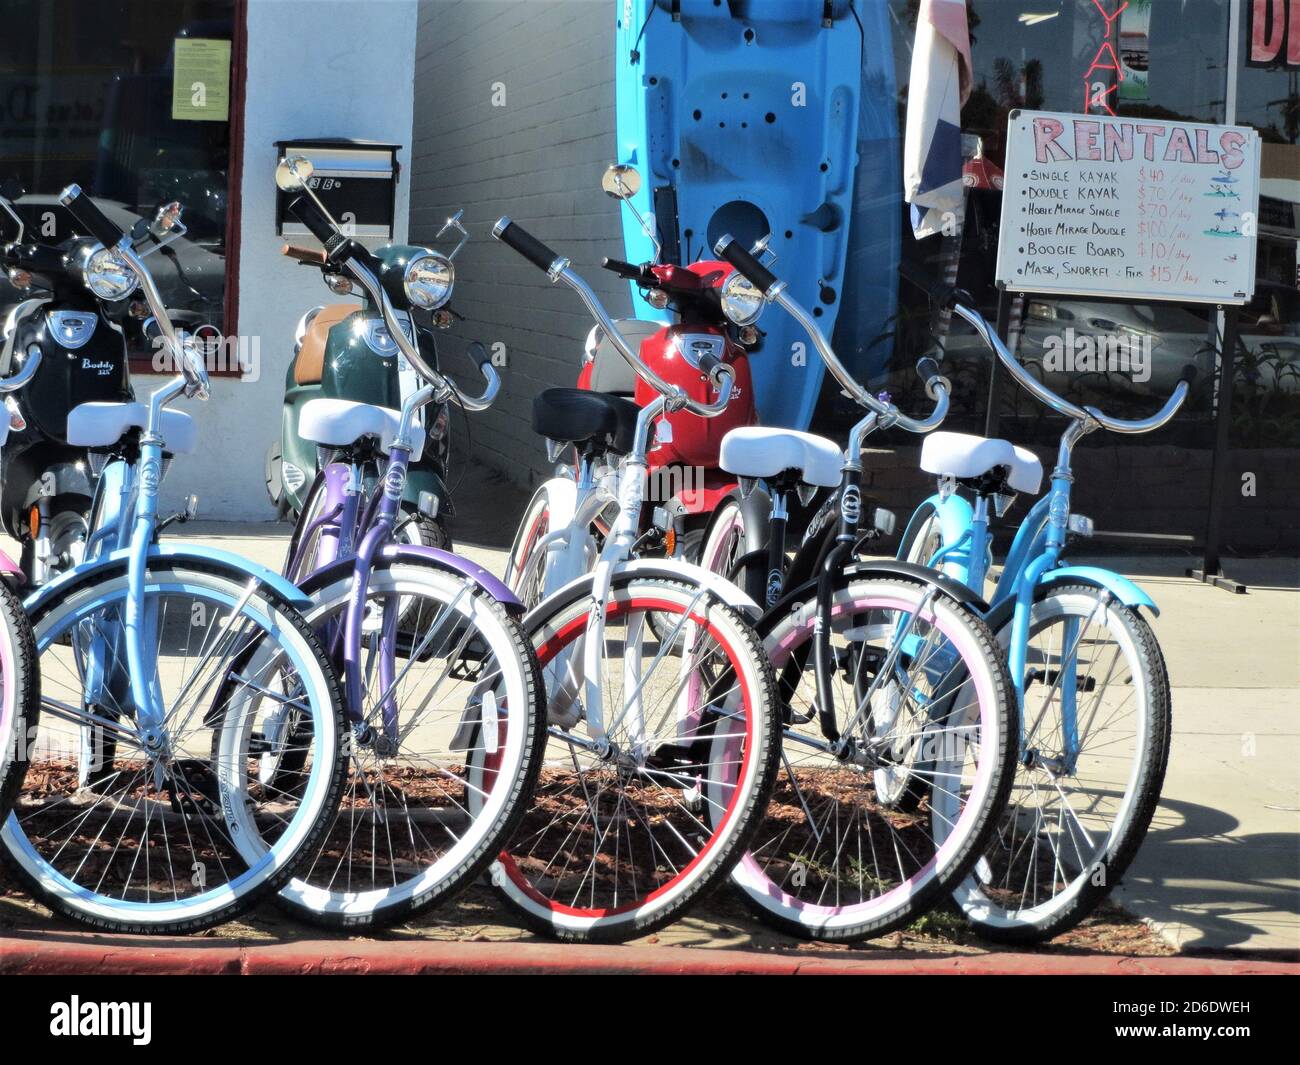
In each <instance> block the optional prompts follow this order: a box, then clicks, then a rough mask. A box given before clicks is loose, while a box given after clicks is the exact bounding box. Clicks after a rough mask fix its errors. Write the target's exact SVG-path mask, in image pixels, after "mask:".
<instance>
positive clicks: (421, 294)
mask: <svg viewBox="0 0 1300 1065" xmlns="http://www.w3.org/2000/svg"><path fill="white" fill-rule="evenodd" d="M455 281H456V269H455V267H453V266H452V265H451V260H450V259H448V258H447V257H446V256H445V255H438V254H436V253H435V252H427V253H426V254H424V255H417V256H415V258H413V259H411V261H410V262H408V263H407V264H406V270H405V272H404V273H403V274H402V287H403V288H404V289H405V290H406V298H407V299H408V300H410V301H411V306H413V307H419V308H420V309H421V310H425V311H436V310H437V309H438V308H439V307H441V306H442V305H443V304H444V303H446V302H447V301H448V300H449V299H451V289H452V286H453V285H454V284H455Z"/></svg>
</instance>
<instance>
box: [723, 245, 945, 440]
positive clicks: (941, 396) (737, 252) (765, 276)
mask: <svg viewBox="0 0 1300 1065" xmlns="http://www.w3.org/2000/svg"><path fill="white" fill-rule="evenodd" d="M714 251H715V252H717V254H718V255H720V256H722V258H724V259H726V260H727V262H729V263H730V264H731V265H732V266H733V267H734V268H735V269H737V270H738V271H740V273H742V274H744V275H745V277H746V278H748V279H749V281H750V283H751V284H753V285H754V286H755V287H756V288H758V290H759V291H760V292H762V293H763V298H764V299H765V300H767V301H768V302H769V303H775V304H778V305H779V306H780V307H782V308H784V309H785V311H786V313H787V314H789V315H790V317H792V318H793V319H794V320H795V321H796V322H798V323H799V324H800V325H801V326H802V327H803V330H804V332H806V333H807V334H808V337H809V339H810V340H811V341H812V343H813V347H814V348H816V349H817V354H818V355H819V356H821V360H822V362H824V363H825V364H826V368H827V369H829V370H830V372H831V376H833V377H834V378H835V380H836V381H837V382H839V385H840V387H841V388H843V389H844V391H845V392H846V393H848V395H849V398H851V399H852V400H853V401H854V402H856V403H857V404H858V405H859V406H862V407H865V408H866V409H867V410H869V411H872V412H873V413H874V414H875V415H876V416H877V418H878V422H877V425H878V426H879V427H880V428H882V429H884V428H888V427H890V426H893V425H899V426H902V427H903V428H904V429H906V430H908V431H909V432H913V433H928V432H929V431H930V430H931V429H934V428H936V427H937V426H938V425H939V424H940V423H941V422H942V421H943V420H944V418H945V417H947V415H948V406H949V396H950V393H951V391H952V386H951V384H950V383H949V381H948V379H947V378H946V377H943V376H942V375H940V374H939V372H938V368H937V367H935V368H934V371H933V372H932V373H928V374H926V375H925V391H926V394H927V395H928V396H929V397H930V399H932V400H933V401H934V407H933V408H932V409H931V410H930V413H929V414H927V415H925V416H924V417H922V418H914V417H912V416H911V415H908V414H904V413H903V412H902V411H901V410H899V409H898V407H897V406H896V405H894V404H893V403H889V402H887V401H885V400H882V399H880V398H879V397H877V396H873V395H872V394H871V393H870V392H868V391H867V390H866V389H865V388H863V387H862V385H861V384H860V383H859V382H858V381H857V380H856V379H855V378H854V377H853V375H852V374H851V373H849V371H848V368H847V367H845V365H844V364H843V363H842V362H840V360H839V357H838V356H837V355H836V354H835V351H834V349H833V348H832V347H831V346H830V343H829V342H828V341H827V339H826V337H825V336H823V335H822V331H821V330H820V329H819V328H818V327H817V323H816V322H814V321H813V318H812V315H810V314H809V313H808V312H807V311H806V310H804V308H803V307H802V305H800V303H799V302H798V301H797V300H796V299H795V298H794V297H793V296H791V295H790V289H789V287H788V286H787V285H786V283H785V282H784V281H782V280H781V279H780V278H778V277H777V276H776V275H775V274H773V273H772V272H771V271H770V270H768V269H767V268H766V267H765V266H762V265H761V264H760V263H759V262H758V260H757V259H755V258H754V257H753V256H752V255H750V254H749V252H748V251H746V250H745V249H744V248H743V247H741V245H740V244H739V243H737V242H736V240H735V239H734V238H733V237H732V236H731V234H729V233H728V234H725V235H724V236H722V237H721V238H719V240H718V242H717V244H715V245H714ZM931 365H933V363H931ZM918 368H919V364H918Z"/></svg>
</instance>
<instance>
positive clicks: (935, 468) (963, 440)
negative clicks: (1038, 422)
mask: <svg viewBox="0 0 1300 1065" xmlns="http://www.w3.org/2000/svg"><path fill="white" fill-rule="evenodd" d="M999 466H1003V467H1006V470H1007V476H1006V481H1007V486H1008V487H1009V488H1011V489H1013V490H1014V491H1016V492H1028V493H1029V494H1030V495H1034V494H1035V493H1037V491H1038V489H1039V488H1040V487H1041V486H1042V483H1043V464H1042V463H1041V462H1039V461H1038V457H1037V456H1036V455H1035V454H1034V453H1033V452H1032V451H1030V450H1029V449H1028V448H1023V447H1017V446H1016V445H1015V444H1013V443H1011V442H1010V441H1007V440H991V439H989V438H988V437H984V436H971V435H969V434H967V433H931V434H930V435H929V436H927V437H926V438H925V443H924V444H922V445H921V469H923V470H925V471H926V472H927V473H937V474H939V475H940V476H941V477H956V478H957V479H959V480H961V479H965V478H968V477H980V476H983V475H984V474H986V473H988V472H989V471H990V470H992V469H996V468H997V467H999Z"/></svg>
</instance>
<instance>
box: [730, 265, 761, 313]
mask: <svg viewBox="0 0 1300 1065" xmlns="http://www.w3.org/2000/svg"><path fill="white" fill-rule="evenodd" d="M722 313H723V314H725V315H726V316H727V318H728V319H730V320H731V321H732V322H734V323H735V324H736V325H753V324H754V323H755V322H757V321H758V316H759V315H760V314H762V313H763V294H762V293H761V292H759V291H758V289H757V288H755V287H754V285H753V283H752V282H751V281H750V280H749V278H747V277H746V276H745V275H744V274H742V273H741V272H740V271H739V270H733V271H732V272H731V276H730V277H728V278H727V280H726V281H724V282H723V283H722Z"/></svg>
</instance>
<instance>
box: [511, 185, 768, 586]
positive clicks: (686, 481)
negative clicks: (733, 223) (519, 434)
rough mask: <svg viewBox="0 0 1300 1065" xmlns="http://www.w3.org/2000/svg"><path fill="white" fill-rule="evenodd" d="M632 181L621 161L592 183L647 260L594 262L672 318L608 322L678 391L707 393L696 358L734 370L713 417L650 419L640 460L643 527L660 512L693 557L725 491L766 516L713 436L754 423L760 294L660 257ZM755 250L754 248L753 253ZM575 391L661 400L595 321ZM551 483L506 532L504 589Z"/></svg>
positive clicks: (667, 537) (718, 271) (682, 552)
mask: <svg viewBox="0 0 1300 1065" xmlns="http://www.w3.org/2000/svg"><path fill="white" fill-rule="evenodd" d="M640 185H641V179H640V175H639V174H638V173H637V171H636V170H635V169H634V168H633V167H631V166H629V165H627V164H621V163H620V164H615V165H613V166H610V167H609V168H608V169H607V170H606V171H605V173H604V176H603V178H602V180H601V187H602V189H603V190H604V191H605V192H606V194H608V195H610V196H612V197H614V198H615V199H618V200H621V201H623V202H624V203H626V204H627V206H628V209H629V210H631V211H632V213H633V215H634V216H635V217H637V218H638V219H639V220H640V221H641V223H642V226H643V227H644V229H645V232H646V234H647V236H649V237H650V239H651V240H652V241H653V242H654V248H655V258H654V261H652V262H648V263H642V264H639V265H638V264H634V263H628V262H624V261H622V260H620V259H609V258H607V259H605V260H604V261H603V263H602V265H603V266H604V268H605V269H606V270H609V271H611V272H612V273H615V274H617V275H618V276H619V277H622V278H625V279H627V280H629V281H631V282H633V283H634V284H635V285H636V286H637V287H638V289H639V290H640V291H641V293H642V295H643V296H644V297H645V299H646V301H647V302H649V303H650V305H651V306H653V307H657V308H669V309H671V310H672V311H673V312H674V313H675V317H676V320H675V321H673V322H670V323H668V324H665V323H663V322H652V321H642V320H639V319H622V320H618V321H617V322H616V323H615V324H616V325H617V327H618V329H619V331H620V332H621V333H622V335H623V336H624V337H625V338H626V339H627V340H628V342H629V343H632V344H637V345H639V351H640V357H641V359H642V360H643V361H644V362H645V363H646V365H647V366H649V367H650V368H651V370H652V371H653V372H654V373H655V374H657V375H658V376H659V377H660V378H661V379H662V380H663V381H666V382H668V383H669V384H672V385H675V386H677V387H678V388H679V389H680V390H681V393H682V395H684V396H687V397H690V398H691V399H694V400H697V401H700V402H707V401H708V399H709V396H710V392H709V390H710V388H711V385H710V384H709V379H708V375H707V374H705V373H703V372H702V371H701V370H700V368H699V364H700V360H701V357H702V356H710V357H712V358H716V359H720V360H721V361H722V362H723V363H724V364H726V365H728V366H730V367H731V370H732V373H733V375H734V387H733V388H732V393H731V402H730V403H729V404H728V406H727V408H726V410H725V411H723V412H722V413H721V414H719V415H718V416H717V417H714V418H701V417H699V416H697V415H695V414H692V413H691V412H690V411H689V410H683V409H681V405H680V404H677V405H674V404H673V403H671V402H670V403H669V404H668V407H667V410H666V412H665V413H664V415H663V416H662V417H660V418H659V419H658V420H657V421H656V423H655V433H654V441H653V444H652V447H651V449H650V451H649V452H648V453H647V456H646V458H647V462H648V464H649V478H648V485H647V500H646V502H648V503H649V504H650V506H647V507H645V508H644V509H643V513H644V514H645V515H646V517H645V521H646V523H647V527H649V525H650V524H651V523H652V522H653V519H654V512H655V510H656V509H659V510H661V511H662V513H661V515H660V520H661V524H662V527H663V528H664V529H665V532H664V536H663V545H662V550H663V553H664V554H665V555H667V556H670V557H678V558H684V559H686V560H687V561H692V562H693V561H695V559H696V556H697V554H698V551H699V545H700V541H701V540H702V538H703V534H704V530H705V528H706V526H707V525H708V522H709V516H710V515H711V514H712V513H713V511H714V510H715V509H716V508H717V507H718V506H720V505H721V504H722V503H723V502H724V501H725V500H728V499H731V498H733V497H734V498H735V499H736V500H737V504H738V505H740V506H743V507H745V508H746V509H747V510H748V509H752V510H753V513H754V521H753V522H751V523H750V527H751V528H757V522H758V516H759V515H760V514H764V515H765V514H766V507H765V505H764V504H765V498H759V497H756V496H755V494H753V493H750V494H748V495H746V496H745V497H744V498H743V499H742V498H741V494H740V491H739V484H738V482H737V480H736V478H735V477H733V476H732V475H731V474H728V473H726V472H725V471H724V470H722V469H721V468H720V467H719V465H718V454H719V449H720V448H721V446H722V438H723V437H724V436H726V434H727V433H728V432H729V431H730V430H731V429H735V428H738V427H740V426H746V425H753V424H755V422H756V421H757V420H758V415H757V411H756V408H755V405H754V388H753V380H752V377H751V374H750V368H749V356H750V353H751V352H754V351H757V350H759V348H760V347H761V344H762V334H761V332H760V331H759V329H758V327H757V325H756V323H757V321H758V317H759V314H760V313H761V312H762V309H763V298H762V295H761V293H759V292H758V291H757V289H755V288H754V287H753V286H752V285H751V284H750V283H749V282H748V281H747V280H746V279H745V278H744V276H743V275H741V274H739V273H737V272H736V271H734V270H733V269H732V267H731V266H730V264H728V263H725V262H718V261H714V260H701V261H698V262H693V263H687V264H681V265H678V264H674V263H663V262H660V261H659V259H660V254H661V247H660V245H659V243H658V240H657V238H656V237H655V235H654V230H653V229H652V227H651V226H650V224H649V222H648V221H647V220H645V219H642V218H641V216H640V215H639V214H638V213H637V211H636V208H635V207H634V206H633V205H632V197H633V196H635V195H636V193H637V191H638V189H639V188H640ZM762 250H763V249H762V247H761V245H760V247H759V248H757V249H756V254H761V252H762ZM578 388H580V389H586V390H589V391H594V392H607V393H611V394H614V395H621V396H625V397H627V398H630V399H632V400H633V401H634V402H636V404H637V405H638V406H641V407H644V406H646V405H648V404H650V403H652V402H654V401H656V400H659V399H661V398H662V397H661V396H660V394H659V393H658V392H656V391H655V390H654V389H653V388H651V387H650V386H649V385H648V384H646V382H644V381H642V380H641V379H640V378H638V377H637V376H636V374H635V373H634V372H633V370H632V369H631V368H630V367H629V365H628V363H627V361H626V360H625V359H624V358H623V357H622V356H621V355H620V354H619V352H618V349H617V347H616V346H615V345H614V343H613V342H612V341H611V340H610V339H609V338H608V337H607V336H605V334H604V331H603V330H602V329H601V327H600V326H599V325H597V326H595V327H593V328H592V330H591V332H590V333H589V334H588V336H587V339H586V342H585V344H584V345H583V360H582V366H581V369H580V371H579V373H578ZM552 457H553V458H556V459H558V458H560V457H561V456H560V455H559V454H556V455H553V456H552ZM575 468H576V463H575ZM551 484H552V482H549V481H548V482H547V483H546V484H543V485H542V486H541V487H540V488H539V489H538V491H537V494H536V495H534V497H533V500H532V502H531V503H530V504H529V507H528V509H527V510H526V511H525V514H524V520H523V522H522V523H521V524H520V527H519V532H518V533H517V535H516V537H515V543H514V545H513V547H512V549H511V554H510V560H509V563H508V569H507V580H508V581H509V582H511V584H512V586H513V584H514V582H515V581H518V580H519V579H521V577H522V575H523V567H524V564H525V561H526V559H527V557H528V554H529V551H530V549H531V545H532V543H533V541H534V539H535V537H536V536H537V535H540V534H542V531H543V528H544V526H546V525H547V524H548V523H549V521H550V520H552V519H553V518H554V516H555V513H556V512H557V509H556V508H561V509H562V505H561V504H560V502H559V501H558V500H550V499H548V498H547V493H548V490H549V489H548V486H549V485H551ZM759 496H761V493H759ZM596 524H597V528H596V532H597V533H598V534H603V533H605V532H606V531H607V530H605V529H602V528H601V525H602V521H601V520H600V519H598V520H597V523H596ZM755 546H756V547H757V546H758V545H757V544H755ZM641 549H642V550H649V551H650V552H651V553H653V550H654V548H653V545H649V544H642V545H641ZM516 590H517V589H516Z"/></svg>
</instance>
